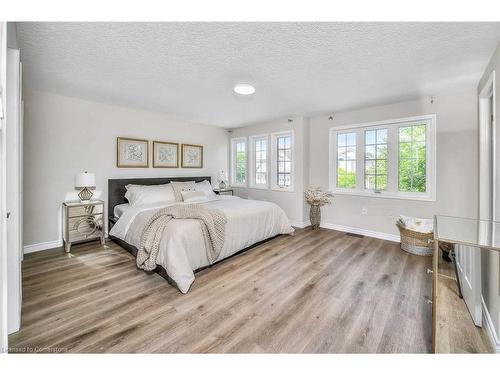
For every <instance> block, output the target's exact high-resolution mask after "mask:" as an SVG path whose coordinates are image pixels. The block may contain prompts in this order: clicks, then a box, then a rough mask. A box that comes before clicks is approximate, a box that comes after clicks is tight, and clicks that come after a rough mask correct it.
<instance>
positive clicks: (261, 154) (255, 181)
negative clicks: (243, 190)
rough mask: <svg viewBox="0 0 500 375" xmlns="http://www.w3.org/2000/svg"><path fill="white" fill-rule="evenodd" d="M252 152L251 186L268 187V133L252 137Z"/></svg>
mask: <svg viewBox="0 0 500 375" xmlns="http://www.w3.org/2000/svg"><path fill="white" fill-rule="evenodd" d="M250 147H251V150H250V154H251V160H252V162H251V168H250V170H251V172H250V173H251V183H250V185H251V187H260V188H266V187H267V178H268V177H267V171H268V167H267V162H268V156H267V155H268V150H267V149H268V146H267V135H257V136H252V137H250Z"/></svg>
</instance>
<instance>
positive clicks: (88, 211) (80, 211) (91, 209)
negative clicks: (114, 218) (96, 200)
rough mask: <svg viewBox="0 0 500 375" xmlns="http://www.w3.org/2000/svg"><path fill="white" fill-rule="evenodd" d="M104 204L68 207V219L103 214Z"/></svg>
mask: <svg viewBox="0 0 500 375" xmlns="http://www.w3.org/2000/svg"><path fill="white" fill-rule="evenodd" d="M102 207H103V205H102V204H93V205H86V206H74V207H71V206H70V207H68V217H77V216H86V215H94V214H102Z"/></svg>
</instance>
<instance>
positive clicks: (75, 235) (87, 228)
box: [63, 200, 105, 253]
mask: <svg viewBox="0 0 500 375" xmlns="http://www.w3.org/2000/svg"><path fill="white" fill-rule="evenodd" d="M103 213H104V201H102V200H91V201H88V202H80V201H76V202H64V203H63V240H64V249H65V250H66V252H67V253H69V252H70V251H71V245H72V244H73V243H80V242H86V241H93V240H100V241H101V245H104V244H105V239H104V225H103V223H104V221H103Z"/></svg>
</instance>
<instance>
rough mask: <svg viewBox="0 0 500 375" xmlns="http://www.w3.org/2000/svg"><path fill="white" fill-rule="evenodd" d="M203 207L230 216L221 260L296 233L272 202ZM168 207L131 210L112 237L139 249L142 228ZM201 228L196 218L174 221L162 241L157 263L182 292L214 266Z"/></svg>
mask: <svg viewBox="0 0 500 375" xmlns="http://www.w3.org/2000/svg"><path fill="white" fill-rule="evenodd" d="M172 204H179V203H178V202H176V203H172ZM181 204H182V203H181ZM201 204H203V205H204V206H206V207H207V208H216V209H219V210H222V211H223V212H224V213H225V214H226V216H227V224H226V237H225V240H224V247H223V248H222V251H221V253H220V255H219V258H218V259H217V260H222V259H224V258H227V257H229V256H231V255H233V254H234V253H236V252H238V251H240V250H242V249H245V248H247V247H249V246H251V245H253V244H255V243H256V242H259V241H263V240H265V239H267V238H270V237H274V236H276V235H278V234H290V233H293V231H294V229H293V228H292V227H291V225H290V223H289V221H288V218H287V217H286V215H285V213H284V212H283V210H282V209H281V208H280V207H279V206H278V205H276V204H274V203H271V202H264V201H255V200H249V199H241V198H238V197H231V196H217V197H215V198H213V199H211V200H210V201H209V202H206V203H201ZM165 206H167V205H161V206H158V205H144V206H139V207H135V206H133V207H130V208H128V209H127V210H126V211H125V212H123V214H122V215H121V216H120V218H119V219H118V221H117V222H116V224H115V225H114V226H113V228H112V229H111V231H110V232H109V234H110V235H112V236H114V237H117V238H120V239H121V240H124V241H125V242H127V243H129V244H131V245H133V246H135V247H136V248H139V244H140V240H141V234H142V229H143V228H144V225H145V224H146V222H147V220H148V219H149V218H150V217H151V216H152V215H153V214H154V212H156V210H158V209H160V208H162V207H165ZM201 225H202V224H201V223H200V221H198V220H195V219H176V220H172V221H171V222H170V223H169V225H167V228H166V229H165V232H164V233H163V236H162V239H161V241H160V251H159V254H158V258H157V259H156V264H158V265H161V266H162V267H163V268H165V270H166V271H167V274H168V275H169V276H170V278H172V280H174V281H175V282H176V284H177V287H178V288H179V290H180V291H181V292H182V293H187V292H188V290H189V288H190V286H191V284H192V283H193V281H194V272H193V271H194V270H196V269H198V268H200V267H205V266H208V265H209V264H210V263H209V261H208V258H207V252H206V249H205V243H204V240H203V234H202V229H201Z"/></svg>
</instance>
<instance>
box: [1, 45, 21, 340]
mask: <svg viewBox="0 0 500 375" xmlns="http://www.w3.org/2000/svg"><path fill="white" fill-rule="evenodd" d="M20 72H21V64H20V51H19V49H14V48H7V90H6V103H7V113H6V117H7V121H6V125H7V126H6V128H5V129H4V132H3V134H2V135H3V136H4V137H5V138H6V142H7V144H6V146H5V147H6V153H7V155H6V156H7V158H6V176H7V181H6V191H5V194H6V200H7V204H6V206H5V209H6V211H7V213H8V214H9V213H10V217H8V218H7V221H6V226H7V284H8V288H7V325H8V326H7V328H8V333H9V334H10V333H13V332H17V331H19V329H20V328H21V300H22V289H21V259H22V256H21V254H22V240H21V238H20V230H21V227H22V223H21V221H20V220H21V216H20V214H21V212H20V208H21V203H20V200H21V185H20V182H21V179H20V174H21V173H22V166H21V164H20V162H21V158H20V147H21V142H22V134H21V124H20V121H21V96H20V95H21V91H20V85H21V73H20Z"/></svg>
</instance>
